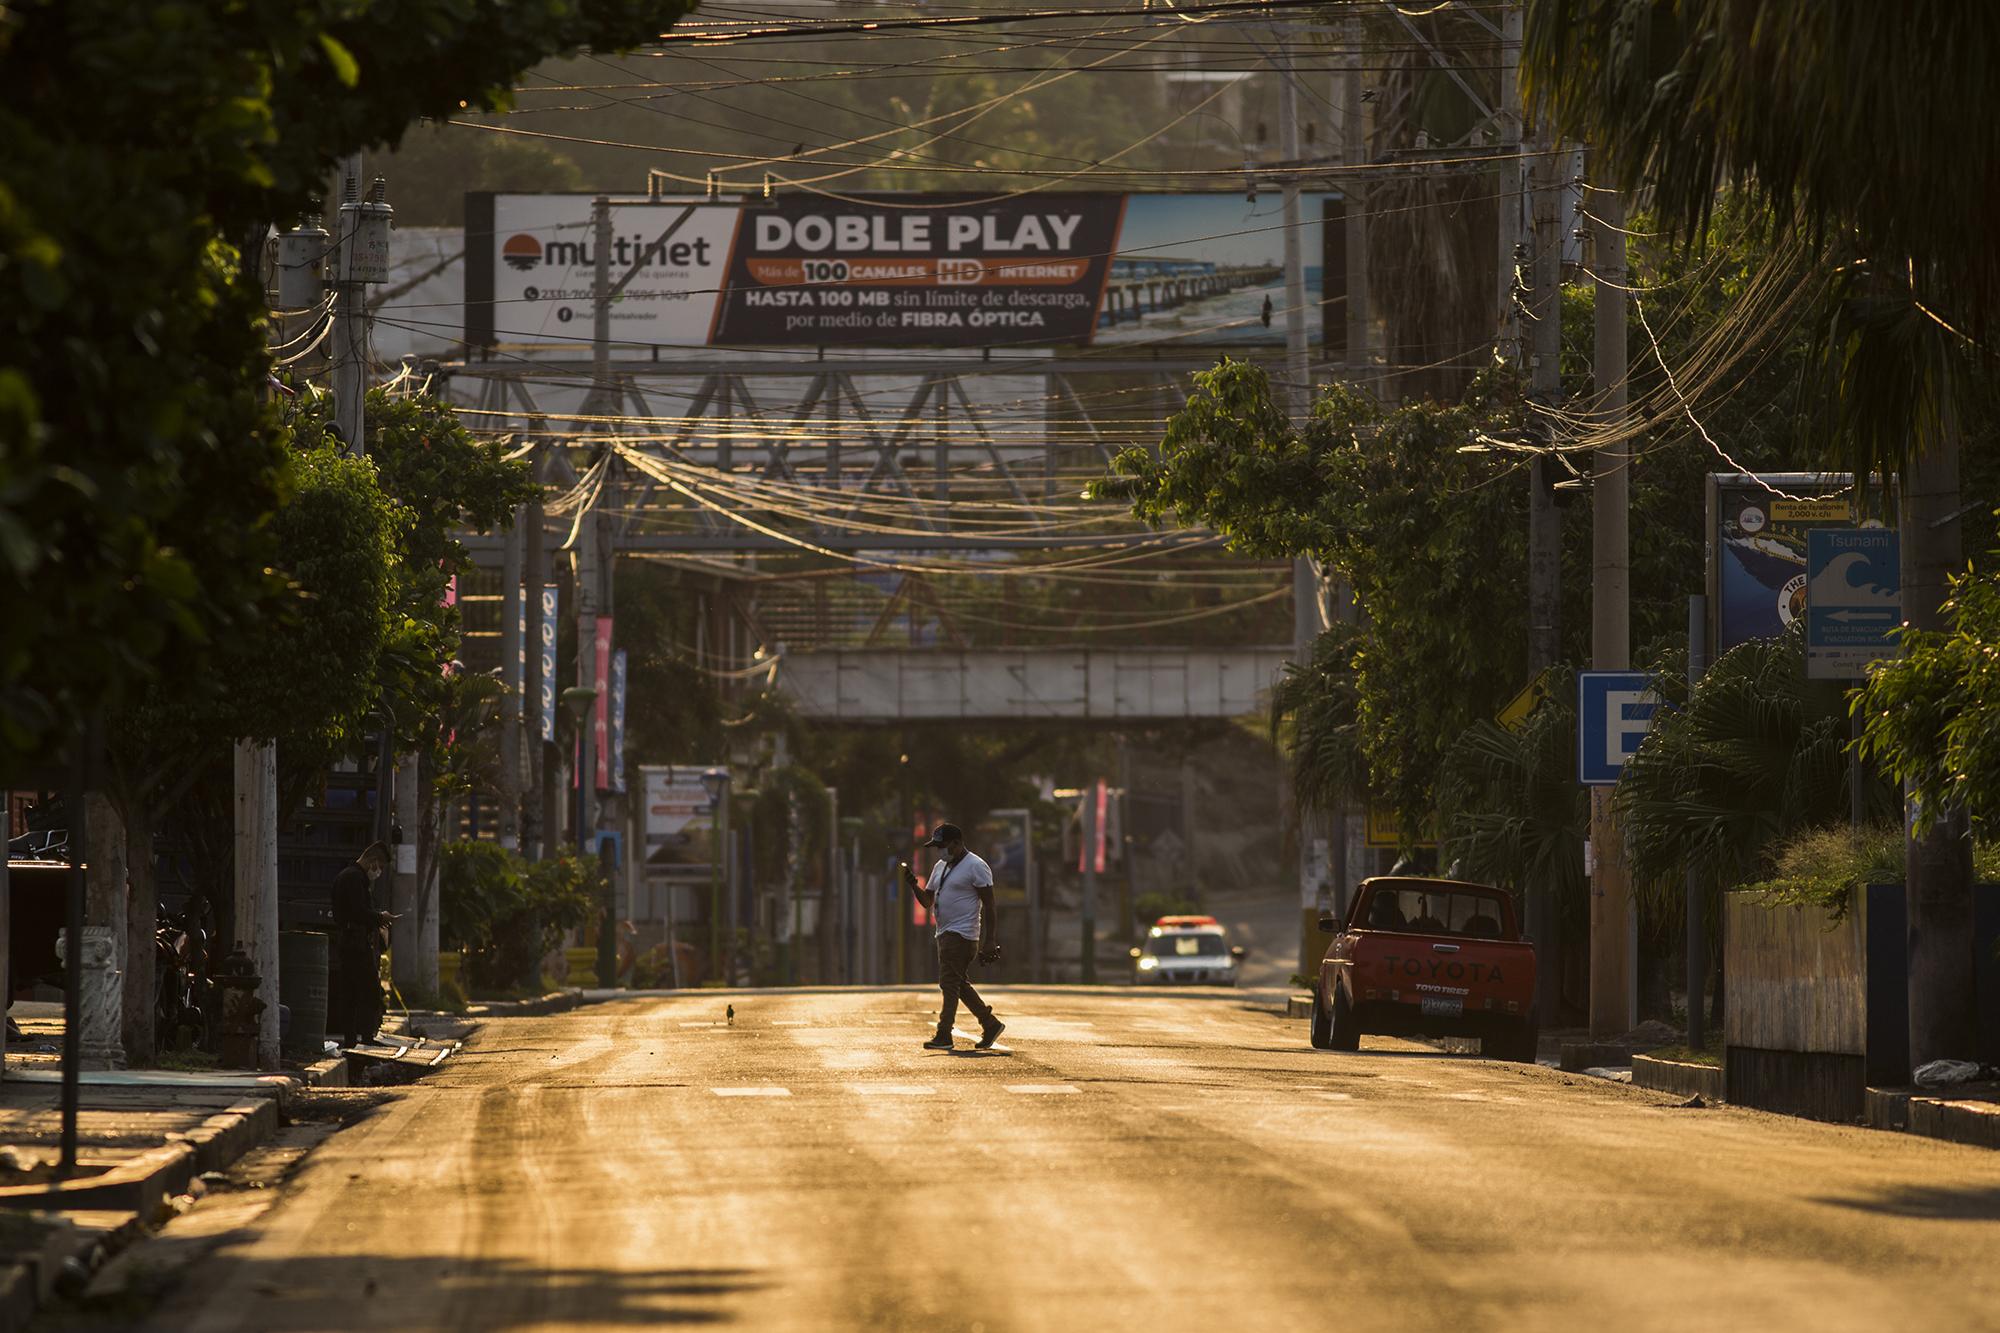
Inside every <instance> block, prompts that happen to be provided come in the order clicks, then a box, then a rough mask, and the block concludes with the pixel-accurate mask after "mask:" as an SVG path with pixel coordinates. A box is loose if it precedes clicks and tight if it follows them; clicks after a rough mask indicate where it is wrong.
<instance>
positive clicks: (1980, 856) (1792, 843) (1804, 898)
mask: <svg viewBox="0 0 2000 1333" xmlns="http://www.w3.org/2000/svg"><path fill="white" fill-rule="evenodd" d="M1772 859H1773V862H1774V870H1775V873H1774V874H1773V875H1772V876H1771V878H1769V879H1766V880H1760V881H1758V882H1757V883H1755V884H1749V885H1745V886H1744V887H1745V890H1746V891H1747V892H1750V893H1755V894H1759V895H1761V896H1762V897H1763V898H1764V900H1765V901H1766V902H1767V903H1768V904H1769V905H1771V906H1773V907H1780V906H1808V907H1822V908H1825V909H1826V910H1827V912H1828V913H1829V914H1831V916H1832V918H1833V919H1834V920H1835V921H1840V920H1844V919H1845V918H1846V916H1847V913H1848V912H1849V910H1851V909H1852V907H1853V906H1854V892H1853V891H1854V890H1855V889H1856V888H1859V887H1860V886H1862V885H1866V884H1901V883H1902V882H1903V866H1904V862H1903V830H1902V829H1901V828H1898V827H1896V826H1894V825H1871V826H1869V827H1867V828H1864V829H1862V830H1861V832H1860V833H1859V834H1858V835H1857V834H1856V833H1855V832H1854V831H1853V830H1852V829H1850V828H1849V827H1848V826H1846V825H1844V824H1836V825H1827V826H1822V827H1819V828H1812V829H1807V830H1805V831H1804V832H1802V833H1799V834H1797V835H1795V836H1794V837H1792V838H1791V839H1790V840H1789V841H1787V842H1786V843H1785V844H1784V845H1783V846H1781V847H1780V848H1779V849H1778V851H1777V854H1776V855H1775V856H1774V857H1773V858H1772ZM1972 869H1973V877H1974V878H1975V879H1978V880H1981V881H1992V880H1994V879H2000V845H1994V844H1990V843H1975V844H1973V849H1972Z"/></svg>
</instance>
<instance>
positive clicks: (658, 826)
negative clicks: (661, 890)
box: [639, 764, 715, 879]
mask: <svg viewBox="0 0 2000 1333" xmlns="http://www.w3.org/2000/svg"><path fill="white" fill-rule="evenodd" d="M710 767H713V765H708V764H645V765H642V766H641V767H640V769H639V775H640V786H641V790H642V792H643V794H644V797H645V801H646V806H645V830H646V866H647V868H648V869H649V870H658V871H662V872H664V873H666V874H668V875H683V876H686V877H688V878H697V879H707V878H708V877H709V875H710V873H711V872H710V867H711V865H712V864H713V860H714V855H715V843H714V826H715V815H714V812H713V811H711V810H710V809H709V801H708V789H707V788H706V787H704V786H702V785H701V775H702V772H703V770H704V769H707V768H710Z"/></svg>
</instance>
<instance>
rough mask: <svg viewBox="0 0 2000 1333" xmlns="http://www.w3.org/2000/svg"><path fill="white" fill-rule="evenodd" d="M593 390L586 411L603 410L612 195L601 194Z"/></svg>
mask: <svg viewBox="0 0 2000 1333" xmlns="http://www.w3.org/2000/svg"><path fill="white" fill-rule="evenodd" d="M590 221H591V242H590V252H591V261H592V264H591V267H592V269H593V270H594V272H593V275H592V279H591V290H590V318H591V328H590V393H589V395H588V396H587V399H586V405H585V407H584V411H585V413H586V414H587V413H591V412H598V411H602V410H603V409H604V407H605V406H606V405H607V404H609V403H610V402H611V401H612V400H613V396H612V393H611V298H612V296H613V295H614V293H613V292H612V290H611V245H612V240H611V197H610V196H609V195H602V194H600V195H598V196H597V198H595V199H593V200H591V203H590Z"/></svg>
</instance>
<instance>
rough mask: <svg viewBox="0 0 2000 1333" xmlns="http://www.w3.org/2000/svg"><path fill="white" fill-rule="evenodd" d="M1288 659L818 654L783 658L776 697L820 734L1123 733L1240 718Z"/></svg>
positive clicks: (1277, 651) (1171, 653)
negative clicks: (898, 725) (1048, 722)
mask: <svg viewBox="0 0 2000 1333" xmlns="http://www.w3.org/2000/svg"><path fill="white" fill-rule="evenodd" d="M1290 656H1291V649H1289V648H1287V647H1282V646H1275V647H1254V648H1227V649H1193V648H1158V649H1145V648H1117V649H1090V648H1028V649H1005V648H1001V649H981V650H977V651H963V652H961V651H950V650H940V651H910V650H907V649H902V650H896V649H825V650H820V651H814V652H798V653H786V654H785V656H784V658H783V660H782V661H781V662H780V664H779V667H778V670H777V673H776V674H777V680H778V686H779V688H780V689H781V690H783V691H784V692H785V693H786V694H787V695H788V696H790V698H791V699H792V700H793V702H795V703H796V704H797V705H798V709H799V712H800V714H801V715H802V716H804V717H806V718H810V719H814V720H817V721H824V722H854V723H867V722H920V721H962V722H1010V721H1026V720H1033V719H1039V718H1070V719H1076V720H1080V721H1099V722H1131V721H1153V720H1160V721H1165V720H1174V719H1184V718H1205V717H1216V718H1221V717H1241V716H1245V715H1248V714H1253V713H1257V712H1260V711H1262V710H1263V709H1264V708H1265V707H1266V706H1267V705H1268V702H1269V692H1270V689H1271V686H1272V685H1273V684H1275V683H1276V681H1277V679H1278V676H1279V673H1280V672H1281V671H1283V670H1284V664H1285V662H1286V660H1287V659H1289V658H1290Z"/></svg>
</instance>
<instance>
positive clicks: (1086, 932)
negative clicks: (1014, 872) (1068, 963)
mask: <svg viewBox="0 0 2000 1333" xmlns="http://www.w3.org/2000/svg"><path fill="white" fill-rule="evenodd" d="M1103 792H1104V783H1103V781H1102V779H1098V778H1093V779H1091V783H1090V785H1089V786H1088V787H1085V788H1084V789H1083V954H1082V957H1081V959H1080V960H1079V961H1080V962H1081V963H1082V966H1083V975H1082V980H1083V983H1084V984H1085V985H1090V984H1091V983H1093V982H1095V981H1096V980H1097V839H1098V836H1099V828H1100V827H1101V825H1100V821H1101V820H1102V819H1103V816H1102V815H1101V814H1099V813H1098V809H1097V806H1098V802H1099V799H1100V797H1101V796H1102V794H1103Z"/></svg>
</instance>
